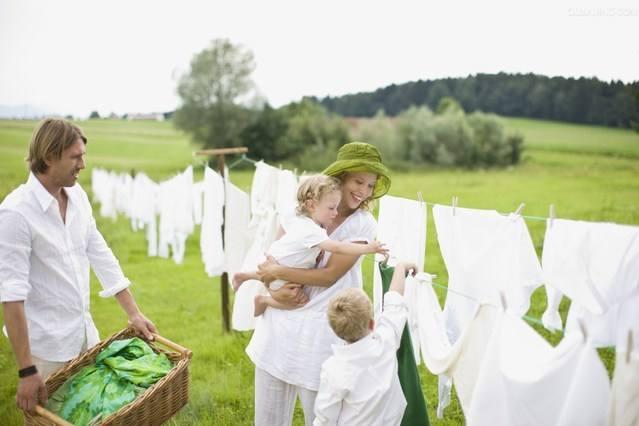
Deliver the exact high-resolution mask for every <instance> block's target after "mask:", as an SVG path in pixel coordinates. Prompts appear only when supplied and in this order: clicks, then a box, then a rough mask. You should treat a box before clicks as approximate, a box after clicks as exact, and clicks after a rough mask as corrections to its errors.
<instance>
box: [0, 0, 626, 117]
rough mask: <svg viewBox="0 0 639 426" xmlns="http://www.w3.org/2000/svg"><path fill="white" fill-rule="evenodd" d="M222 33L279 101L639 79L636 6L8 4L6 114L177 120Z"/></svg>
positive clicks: (2, 3)
mask: <svg viewBox="0 0 639 426" xmlns="http://www.w3.org/2000/svg"><path fill="white" fill-rule="evenodd" d="M216 38H227V39H229V40H230V41H231V42H232V43H234V44H239V45H242V46H243V47H244V48H245V49H248V50H250V51H251V52H252V53H253V55H254V57H255V63H256V69H255V71H254V72H253V74H252V78H253V81H254V82H255V84H256V87H257V89H258V91H259V94H260V95H261V96H263V97H265V98H266V99H267V100H268V101H269V103H270V104H271V105H273V106H276V107H277V106H281V105H284V104H286V103H288V102H291V101H296V100H299V99H300V98H301V97H303V96H306V95H313V96H318V97H324V96H327V95H330V96H339V95H343V94H347V93H356V92H362V91H372V90H375V89H377V88H380V87H384V86H387V85H389V84H393V83H395V84H400V83H404V82H407V81H414V80H418V79H422V80H425V79H434V78H442V77H464V76H467V75H471V74H477V73H497V72H500V71H503V72H508V73H529V72H532V73H537V74H543V75H548V76H564V77H580V76H584V77H597V78H599V79H601V80H605V81H610V80H622V81H624V82H631V81H636V80H639V43H638V41H639V2H637V1H627V0H621V1H617V0H612V1H610V0H609V1H602V0H599V1H577V0H574V1H561V0H555V1H546V0H541V1H535V2H532V1H528V2H525V3H524V2H520V1H512V0H510V1H501V0H482V1H473V2H470V1H469V2H461V1H432V0H431V1H405V0H393V1H376V0H368V1H360V0H341V1H336V0H322V1H306V0H291V1H279V0H268V1H264V0H262V1H246V0H228V1H224V2H221V1H214V0H209V1H194V0H179V1H162V0H155V1H147V0H127V1H122V0H109V1H104V0H103V1H93V0H56V1H47V0H40V1H35V0H0V106H1V105H4V106H6V105H12V106H15V105H24V104H28V105H33V106H37V107H39V108H41V109H43V110H44V111H46V112H50V113H58V114H72V115H74V116H76V117H82V116H88V115H89V113H90V112H91V111H92V110H97V111H99V112H100V114H101V115H105V114H109V113H111V112H115V113H117V114H123V113H132V112H152V111H170V110H173V109H175V108H176V107H177V106H179V102H180V100H179V97H178V96H177V94H176V87H177V82H178V79H179V77H180V75H182V74H183V73H185V72H188V70H189V63H190V61H191V59H192V58H193V56H194V55H195V54H196V53H198V52H200V51H201V50H203V49H205V48H206V47H207V46H209V45H210V43H211V41H212V40H213V39H216Z"/></svg>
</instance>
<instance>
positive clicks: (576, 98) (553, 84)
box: [311, 73, 639, 128]
mask: <svg viewBox="0 0 639 426" xmlns="http://www.w3.org/2000/svg"><path fill="white" fill-rule="evenodd" d="M444 97H453V98H455V99H457V101H458V102H459V103H460V104H461V106H462V107H463V109H464V110H466V111H469V112H472V111H484V112H492V113H495V114H499V115H505V116H513V117H529V118H538V119H544V120H557V121H567V122H572V123H582V124H596V125H604V126H611V127H635V128H636V127H637V126H638V125H639V81H635V82H632V83H628V84H625V83H623V82H621V81H611V82H605V81H600V80H598V79H597V78H583V77H582V78H578V79H575V78H564V77H546V76H543V75H536V74H507V73H499V74H477V75H474V76H468V77H465V78H444V79H436V80H418V81H413V82H408V83H404V84H391V85H390V86H387V87H384V88H381V89H377V90H375V91H373V92H365V93H356V94H348V95H344V96H336V97H331V96H327V97H325V98H321V99H318V98H315V97H311V99H312V100H314V101H317V102H319V103H320V104H321V105H323V106H324V107H326V108H327V109H328V110H329V111H332V112H335V113H337V114H340V115H343V116H348V117H372V116H374V115H375V114H376V113H377V112H378V111H383V112H384V113H385V114H386V115H389V116H397V115H398V114H400V113H401V112H402V111H404V110H407V109H408V108H410V107H411V106H422V105H423V106H427V107H429V108H430V109H435V108H436V107H437V105H438V103H439V102H440V100H441V99H442V98H444Z"/></svg>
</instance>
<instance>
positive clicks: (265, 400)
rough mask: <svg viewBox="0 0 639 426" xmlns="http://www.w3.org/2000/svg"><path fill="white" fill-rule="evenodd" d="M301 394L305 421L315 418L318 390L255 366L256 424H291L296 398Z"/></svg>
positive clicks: (308, 421) (285, 425)
mask: <svg viewBox="0 0 639 426" xmlns="http://www.w3.org/2000/svg"><path fill="white" fill-rule="evenodd" d="M298 396H299V398H300V402H301V403H302V409H303V410H304V422H305V423H306V426H311V425H312V424H313V420H315V413H314V411H313V409H314V407H315V398H316V397H317V392H316V391H312V390H309V389H304V388H301V387H299V386H295V385H291V384H289V383H286V382H284V381H282V380H280V379H278V378H276V377H273V376H271V375H270V374H268V373H267V372H266V371H264V370H262V369H260V368H257V367H255V426H289V425H291V424H292V422H293V410H294V409H295V400H296V398H297V397H298Z"/></svg>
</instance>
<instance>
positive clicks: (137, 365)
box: [47, 337, 173, 425]
mask: <svg viewBox="0 0 639 426" xmlns="http://www.w3.org/2000/svg"><path fill="white" fill-rule="evenodd" d="M171 368H173V364H171V361H169V359H168V358H167V357H166V355H164V354H156V353H155V352H153V350H152V349H151V347H150V346H149V345H148V344H147V343H146V342H145V341H144V340H142V339H140V338H138V337H134V338H132V339H125V340H116V341H113V342H112V343H111V344H110V345H109V346H107V347H106V348H104V349H103V350H102V351H101V352H100V353H99V354H98V356H97V357H96V359H95V364H93V365H90V366H87V367H84V368H83V369H82V370H80V371H79V372H78V373H76V374H75V375H73V376H71V377H70V378H69V380H67V381H66V382H65V383H64V384H63V385H62V386H60V388H58V390H56V391H55V392H54V393H53V395H51V397H50V398H49V403H48V405H47V408H48V409H49V410H51V411H53V412H54V413H56V414H58V415H59V416H60V417H62V418H64V419H65V420H67V421H69V422H71V423H73V424H74V425H88V424H91V423H94V422H96V421H99V420H101V419H103V418H105V417H107V416H109V415H110V414H113V413H115V412H116V411H118V410H119V409H120V408H121V407H123V406H124V405H126V404H128V403H129V402H131V401H133V400H134V399H135V398H136V397H137V396H138V395H140V394H141V393H142V392H144V391H145V390H146V389H147V388H148V387H149V386H151V385H152V384H154V383H156V382H157V381H158V380H160V379H161V378H162V377H164V376H166V375H167V374H168V372H169V371H170V370H171Z"/></svg>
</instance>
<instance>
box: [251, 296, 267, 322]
mask: <svg viewBox="0 0 639 426" xmlns="http://www.w3.org/2000/svg"><path fill="white" fill-rule="evenodd" d="M265 297H268V296H262V295H260V294H258V295H257V296H255V310H254V311H253V315H254V316H256V317H259V316H260V315H262V314H263V313H264V311H265V310H266V307H267V306H268V305H267V304H266V301H265V300H264V298H265Z"/></svg>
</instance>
